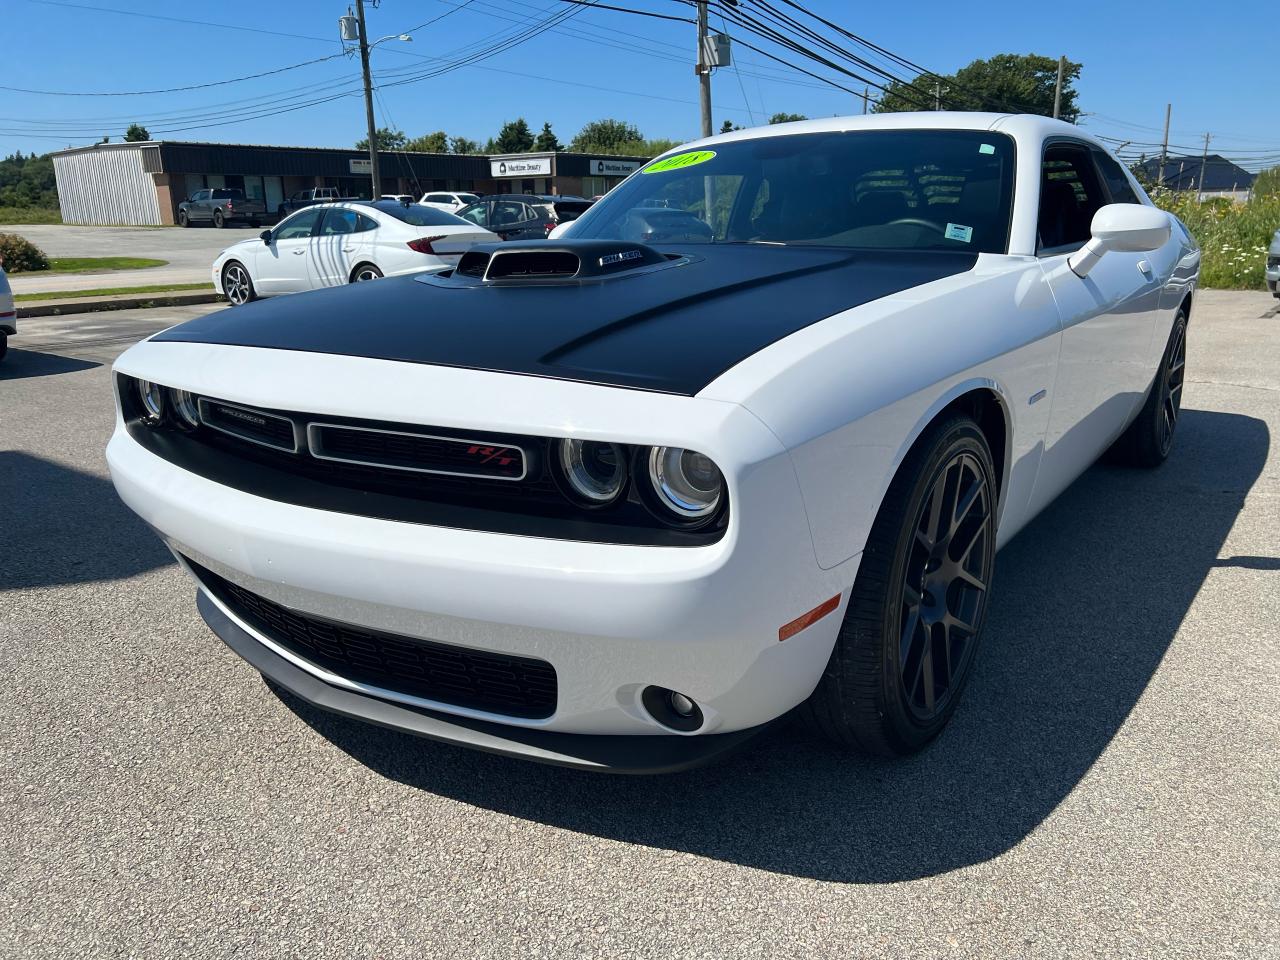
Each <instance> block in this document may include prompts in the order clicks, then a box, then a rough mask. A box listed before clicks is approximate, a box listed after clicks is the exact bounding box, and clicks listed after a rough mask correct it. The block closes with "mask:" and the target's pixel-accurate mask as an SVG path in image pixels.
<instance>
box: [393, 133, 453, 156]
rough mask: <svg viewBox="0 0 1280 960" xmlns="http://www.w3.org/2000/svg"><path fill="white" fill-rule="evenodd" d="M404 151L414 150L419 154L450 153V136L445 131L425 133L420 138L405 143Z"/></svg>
mask: <svg viewBox="0 0 1280 960" xmlns="http://www.w3.org/2000/svg"><path fill="white" fill-rule="evenodd" d="M404 149H406V150H413V151H416V152H417V153H448V152H449V135H448V134H447V133H445V132H444V131H443V130H437V131H436V132H435V133H424V134H423V135H422V136H420V137H414V138H413V139H412V140H409V141H407V142H406V143H405V145H404Z"/></svg>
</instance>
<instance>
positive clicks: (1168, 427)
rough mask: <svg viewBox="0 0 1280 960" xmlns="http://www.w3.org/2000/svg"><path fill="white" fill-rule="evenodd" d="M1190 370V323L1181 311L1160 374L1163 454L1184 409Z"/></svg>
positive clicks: (1159, 432)
mask: <svg viewBox="0 0 1280 960" xmlns="http://www.w3.org/2000/svg"><path fill="white" fill-rule="evenodd" d="M1186 370H1187V325H1186V323H1185V322H1184V321H1183V320H1182V317H1181V315H1179V317H1178V319H1177V321H1175V323H1174V326H1173V333H1172V335H1171V337H1170V341H1169V349H1168V350H1167V351H1166V352H1165V358H1164V370H1163V375H1162V376H1161V377H1160V419H1159V421H1158V423H1157V426H1156V437H1157V443H1158V444H1159V446H1160V458H1161V459H1164V458H1165V457H1167V456H1168V455H1169V450H1170V448H1171V447H1172V446H1173V431H1174V429H1175V428H1176V427H1177V426H1178V415H1179V414H1180V413H1182V385H1183V382H1184V380H1185V377H1186Z"/></svg>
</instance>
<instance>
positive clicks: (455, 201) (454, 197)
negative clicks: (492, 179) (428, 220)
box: [418, 190, 480, 213]
mask: <svg viewBox="0 0 1280 960" xmlns="http://www.w3.org/2000/svg"><path fill="white" fill-rule="evenodd" d="M479 199H480V197H479V196H478V195H476V194H474V193H453V192H452V191H446V190H433V191H432V192H431V193H424V194H423V195H422V199H421V200H419V201H418V202H419V203H420V204H422V205H423V206H424V207H434V208H435V209H437V210H444V211H446V212H448V213H457V212H458V211H459V210H461V209H462V208H463V207H465V206H467V205H468V204H472V203H475V202H476V201H478V200H479Z"/></svg>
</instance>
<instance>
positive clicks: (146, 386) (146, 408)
mask: <svg viewBox="0 0 1280 960" xmlns="http://www.w3.org/2000/svg"><path fill="white" fill-rule="evenodd" d="M138 399H140V400H141V401H142V413H143V416H144V417H145V419H146V421H147V423H150V424H157V423H159V422H160V421H161V420H163V419H164V387H162V386H160V384H158V383H152V382H151V381H150V380H139V381H138Z"/></svg>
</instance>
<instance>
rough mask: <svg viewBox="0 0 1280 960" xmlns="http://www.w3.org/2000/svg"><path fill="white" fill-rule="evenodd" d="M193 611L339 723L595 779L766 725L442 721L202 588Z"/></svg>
mask: <svg viewBox="0 0 1280 960" xmlns="http://www.w3.org/2000/svg"><path fill="white" fill-rule="evenodd" d="M196 607H197V608H198V609H199V611H200V615H201V616H202V617H204V621H205V623H207V624H208V625H209V627H210V629H212V630H213V632H214V633H216V634H217V635H218V637H219V638H220V639H221V640H222V641H223V642H224V643H225V644H226V645H227V646H228V647H230V648H231V649H232V650H233V651H235V652H236V653H237V654H239V655H240V656H241V657H243V658H244V659H245V660H247V661H248V662H249V664H250V665H251V666H252V667H254V668H255V669H256V670H258V671H259V672H260V673H261V674H262V675H263V676H264V677H266V678H268V679H270V680H272V681H274V682H275V683H277V684H279V685H280V686H282V687H284V688H285V689H286V690H288V691H289V692H290V693H292V694H294V695H295V696H297V697H301V698H302V699H303V700H306V701H307V702H308V703H311V704H314V705H315V706H317V707H319V708H321V709H322V710H328V711H330V712H332V713H337V714H340V715H342V716H345V717H352V718H354V719H357V720H364V721H366V722H368V723H374V724H377V725H378V726H382V727H389V728H390V729H392V730H400V731H402V732H404V733H412V734H415V735H417V736H420V737H426V738H427V739H429V740H439V741H442V742H444V743H452V744H456V745H458V746H463V747H470V748H472V749H475V750H484V751H486V752H488V753H497V754H502V755H503V756H508V757H519V758H520V759H522V760H534V761H537V762H539V763H550V764H554V765H556V766H561V767H574V768H577V769H581V770H593V771H596V772H600V773H631V774H653V773H677V772H679V771H682V770H689V769H691V768H693V767H698V766H701V765H702V764H704V763H708V762H710V761H711V760H714V759H715V758H717V757H719V756H721V755H723V754H726V753H728V752H729V751H731V750H733V749H735V748H737V747H740V746H742V745H743V744H745V743H746V742H747V741H749V740H751V739H752V738H753V737H754V736H756V734H758V733H761V732H762V731H764V730H765V729H766V728H767V727H768V726H769V724H762V725H761V726H758V727H752V728H751V729H749V730H739V731H735V732H733V733H718V734H710V735H707V736H699V737H681V736H674V735H672V736H662V735H658V736H618V735H591V734H573V733H556V732H554V731H549V730H531V729H528V728H526V727H515V726H509V725H507V724H502V723H493V722H490V721H487V720H473V719H470V718H467V717H454V716H449V715H447V714H443V713H436V712H434V711H430V710H422V709H417V708H414V707H409V706H404V705H402V704H398V703H392V702H390V701H388V700H379V699H377V698H376V697H369V696H365V695H363V694H359V693H353V692H351V691H348V690H343V689H341V688H339V687H334V686H331V685H329V684H327V683H325V682H323V681H322V680H319V679H318V678H316V677H313V676H312V675H311V674H309V673H307V672H306V671H305V670H301V669H299V668H298V667H295V666H294V665H293V664H292V663H290V662H289V661H287V660H285V659H284V658H283V657H281V656H279V655H277V654H276V653H274V652H273V651H271V650H269V649H268V648H267V647H265V646H263V645H262V644H261V643H259V642H258V641H257V640H256V639H255V638H254V637H253V636H252V635H251V634H250V633H248V632H247V631H246V630H244V629H243V628H241V627H240V626H239V624H237V623H235V622H234V621H233V620H232V619H231V618H230V617H228V616H227V615H226V614H225V613H223V612H222V610H221V609H220V608H219V607H218V605H217V604H216V603H214V602H213V600H212V599H210V598H209V596H208V595H207V594H206V593H205V591H204V590H203V589H200V590H199V591H197V594H196Z"/></svg>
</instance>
